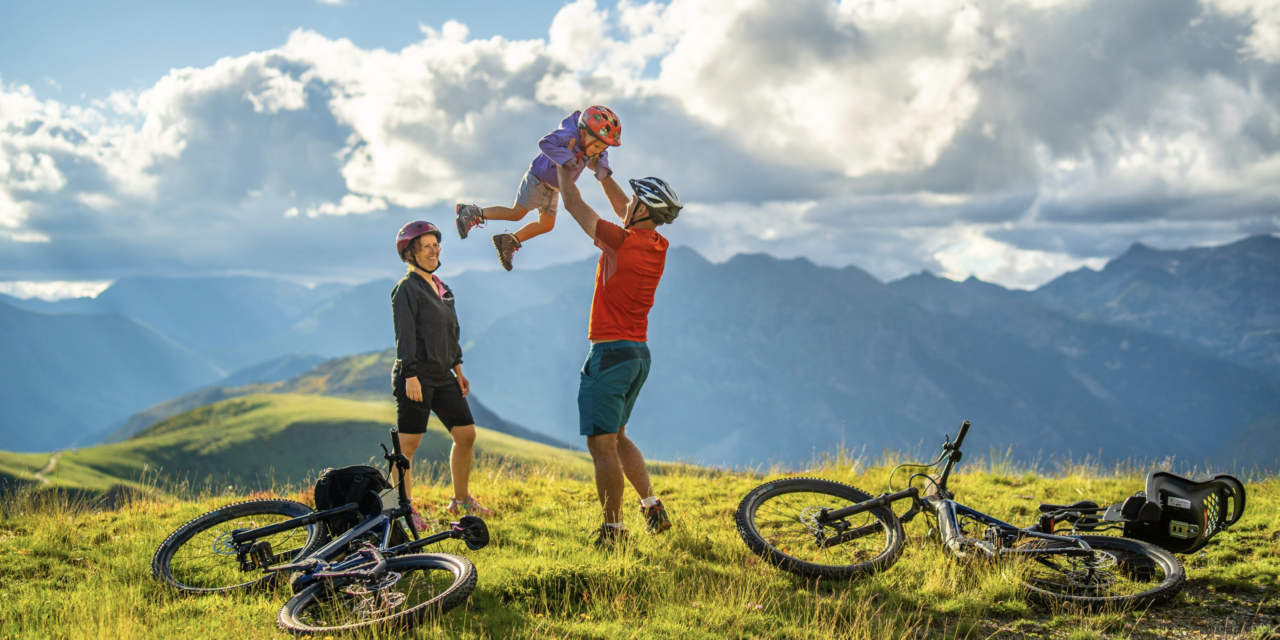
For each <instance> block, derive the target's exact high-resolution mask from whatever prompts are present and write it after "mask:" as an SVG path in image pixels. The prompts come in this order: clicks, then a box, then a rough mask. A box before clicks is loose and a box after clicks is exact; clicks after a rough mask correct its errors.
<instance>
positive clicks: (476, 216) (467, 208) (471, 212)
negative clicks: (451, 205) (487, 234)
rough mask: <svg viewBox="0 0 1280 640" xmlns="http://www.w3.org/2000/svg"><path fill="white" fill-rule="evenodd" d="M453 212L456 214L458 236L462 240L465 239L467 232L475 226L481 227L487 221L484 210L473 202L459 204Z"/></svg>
mask: <svg viewBox="0 0 1280 640" xmlns="http://www.w3.org/2000/svg"><path fill="white" fill-rule="evenodd" d="M455 213H457V214H458V237H459V238H462V239H463V240H466V239H467V232H468V231H470V230H472V229H474V228H476V227H483V226H484V223H485V222H487V221H486V220H485V217H484V210H483V209H481V208H480V207H477V206H476V205H474V204H460V205H458V207H457V209H455Z"/></svg>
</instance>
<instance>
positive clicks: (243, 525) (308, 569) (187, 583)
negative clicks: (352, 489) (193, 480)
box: [151, 429, 489, 635]
mask: <svg viewBox="0 0 1280 640" xmlns="http://www.w3.org/2000/svg"><path fill="white" fill-rule="evenodd" d="M399 436H400V434H399V432H398V431H397V430H395V429H392V430H391V444H392V449H393V452H391V453H389V452H387V447H386V445H381V446H382V451H383V458H385V459H386V460H387V461H388V463H389V466H388V475H389V474H390V471H391V468H394V469H395V470H396V471H397V472H398V474H399V476H398V478H399V480H400V481H399V482H398V483H396V487H397V490H398V494H399V503H398V506H394V507H390V508H384V506H383V501H384V500H383V497H382V496H379V495H377V494H376V493H374V494H372V495H371V496H362V498H369V499H372V500H373V507H372V508H370V507H369V500H366V499H361V500H358V501H355V502H350V503H348V504H346V505H345V506H342V507H338V508H336V509H328V510H324V511H313V510H312V509H311V508H310V507H308V506H306V505H304V504H301V503H298V502H294V501H291V500H251V501H248V502H240V503H236V504H232V505H229V506H226V507H223V508H221V509H216V510H214V511H210V512H209V513H206V514H204V515H202V516H200V517H198V518H196V519H194V520H192V521H190V522H188V523H186V524H184V525H182V526H181V527H179V528H178V530H177V531H174V532H173V533H172V534H171V535H170V536H169V538H168V539H166V540H165V541H164V543H162V544H161V545H160V547H159V548H158V549H156V554H155V557H154V559H152V561H151V574H152V575H153V576H155V577H156V578H158V579H160V580H161V581H163V582H165V583H166V584H168V585H170V586H172V587H174V588H176V589H178V590H180V591H183V592H185V593H191V594H209V593H223V592H227V591H232V590H237V589H248V588H254V587H264V586H267V585H270V584H271V583H273V582H274V581H275V580H276V579H278V578H279V576H280V575H281V574H289V575H290V576H291V577H290V583H291V585H292V587H293V592H294V594H295V595H294V596H293V597H292V598H291V599H290V600H289V601H288V602H286V603H285V605H284V607H283V608H281V609H280V615H279V618H278V619H277V624H278V625H279V626H280V628H281V629H285V630H288V631H292V632H294V633H298V634H311V635H316V634H323V633H333V632H341V631H350V630H353V629H358V628H362V627H370V626H375V625H378V626H381V625H394V626H400V627H406V628H407V627H410V626H413V625H414V624H417V623H418V622H420V621H422V620H424V619H426V618H428V617H431V616H434V615H439V614H443V613H445V612H447V611H449V610H450V609H453V608H454V607H456V606H458V605H459V604H461V603H462V602H464V601H465V600H466V599H467V597H468V596H469V595H470V594H471V591H472V590H473V589H475V585H476V570H475V567H474V566H472V564H471V562H469V561H468V560H467V559H466V558H463V557H461V556H456V555H452V554H447V553H414V552H415V551H417V550H419V549H421V548H423V547H425V546H427V545H430V544H434V543H437V542H441V541H444V540H449V539H458V540H462V541H463V542H465V543H466V545H467V547H468V548H470V549H471V550H473V551H474V550H478V549H482V548H484V546H485V545H487V544H488V543H489V531H488V528H487V527H486V526H485V523H484V521H483V520H481V519H480V518H477V517H474V516H465V517H463V518H462V519H461V520H459V521H458V522H454V523H452V524H451V525H450V528H449V530H447V531H443V532H441V533H437V534H435V535H432V536H428V537H425V538H419V537H418V531H417V529H416V528H415V527H414V526H413V519H412V518H411V517H410V510H409V498H408V496H406V495H405V490H404V475H405V472H406V471H408V469H409V460H408V458H406V457H405V456H404V455H403V454H402V453H401V452H400V437H399ZM349 514H359V515H360V516H361V518H360V519H359V523H358V524H356V525H355V526H354V527H352V528H350V529H349V530H346V531H345V532H343V533H342V534H341V535H339V536H337V537H336V538H335V539H333V540H329V535H328V533H327V529H326V526H325V523H326V522H333V521H335V519H338V520H340V519H342V518H343V517H346V516H349ZM406 526H407V527H408V532H407V533H406V531H405V528H406ZM410 535H411V536H412V538H411V537H410Z"/></svg>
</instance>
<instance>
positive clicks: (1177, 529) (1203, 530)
mask: <svg viewBox="0 0 1280 640" xmlns="http://www.w3.org/2000/svg"><path fill="white" fill-rule="evenodd" d="M1244 504H1245V497H1244V484H1242V483H1241V482H1240V481H1239V480H1237V479H1236V478H1235V477H1233V476H1230V475H1227V474H1225V473H1220V474H1218V475H1215V476H1213V477H1212V478H1210V479H1208V480H1206V481H1204V482H1194V481H1192V480H1188V479H1186V478H1183V477H1181V476H1177V475H1174V474H1172V473H1169V472H1167V471H1153V472H1152V473H1151V474H1149V475H1148V476H1147V488H1146V490H1145V491H1139V492H1138V493H1137V494H1135V495H1133V496H1131V497H1130V498H1128V499H1126V500H1125V501H1124V503H1122V504H1117V505H1112V506H1111V507H1110V508H1109V509H1107V514H1106V516H1104V520H1108V521H1111V522H1123V523H1124V535H1125V537H1126V538H1134V539H1136V540H1142V541H1144V542H1150V543H1152V544H1154V545H1157V546H1160V547H1164V548H1165V549H1168V550H1169V551H1172V552H1174V553H1191V552H1193V551H1198V550H1199V549H1200V548H1201V547H1203V546H1204V545H1206V544H1208V543H1209V539H1210V538H1212V537H1213V536H1215V535H1217V534H1218V533H1219V532H1222V531H1225V530H1226V528H1227V527H1229V526H1231V525H1233V524H1235V523H1236V521H1237V520H1239V519H1240V517H1241V516H1243V515H1244Z"/></svg>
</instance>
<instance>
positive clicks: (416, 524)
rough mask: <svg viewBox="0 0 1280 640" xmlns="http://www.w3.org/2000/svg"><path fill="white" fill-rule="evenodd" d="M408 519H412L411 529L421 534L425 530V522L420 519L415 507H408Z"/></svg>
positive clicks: (420, 516)
mask: <svg viewBox="0 0 1280 640" xmlns="http://www.w3.org/2000/svg"><path fill="white" fill-rule="evenodd" d="M409 517H410V518H412V519H413V528H414V529H417V530H418V533H422V532H424V531H426V530H427V521H426V520H423V519H422V514H420V513H418V508H417V507H409Z"/></svg>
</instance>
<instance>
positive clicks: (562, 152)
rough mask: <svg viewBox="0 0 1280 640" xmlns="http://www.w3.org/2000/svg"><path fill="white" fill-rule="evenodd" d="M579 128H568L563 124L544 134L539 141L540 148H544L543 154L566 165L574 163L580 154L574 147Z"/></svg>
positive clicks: (557, 162) (555, 161)
mask: <svg viewBox="0 0 1280 640" xmlns="http://www.w3.org/2000/svg"><path fill="white" fill-rule="evenodd" d="M577 139H578V130H577V129H576V128H573V129H567V128H565V127H563V126H561V127H560V128H559V129H556V130H555V131H552V132H551V133H548V134H547V135H545V136H542V139H541V140H539V141H538V148H539V149H541V150H542V153H543V155H545V156H547V157H548V158H551V161H552V162H554V163H556V164H558V165H561V166H564V165H565V164H567V163H572V162H573V160H575V159H577V157H578V155H577V154H576V153H574V151H573V147H574V146H577V145H576V141H577Z"/></svg>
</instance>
